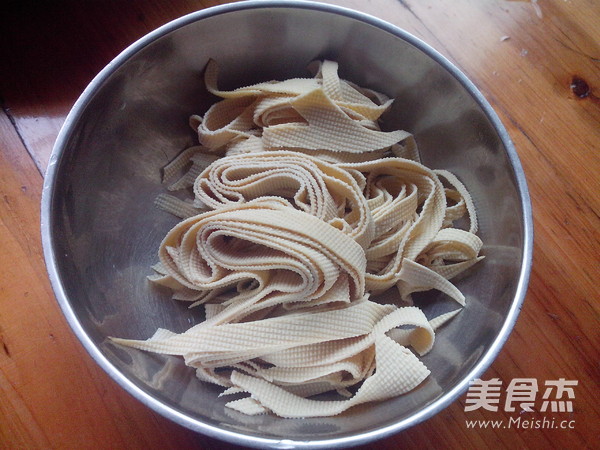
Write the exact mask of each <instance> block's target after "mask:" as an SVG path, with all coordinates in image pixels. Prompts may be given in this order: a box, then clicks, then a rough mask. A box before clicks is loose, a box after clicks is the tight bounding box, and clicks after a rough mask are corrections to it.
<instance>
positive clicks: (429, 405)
mask: <svg viewBox="0 0 600 450" xmlns="http://www.w3.org/2000/svg"><path fill="white" fill-rule="evenodd" d="M211 57H212V58H216V59H217V60H218V62H219V65H220V67H221V69H222V71H221V73H222V78H221V83H222V86H224V87H235V86H239V85H242V84H248V83H250V82H255V81H258V80H265V79H273V78H277V79H282V78H286V77H291V76H298V75H302V74H305V73H306V72H305V67H306V65H307V63H308V62H309V61H311V60H313V59H317V58H329V59H334V60H336V61H338V62H339V63H340V68H341V76H342V77H344V78H347V79H350V80H352V81H354V82H356V83H358V84H359V85H363V86H368V87H371V88H373V89H376V90H379V91H382V92H385V93H387V94H388V95H390V96H392V97H394V98H395V99H396V100H395V103H394V107H393V108H392V110H391V111H390V113H389V114H387V116H386V122H385V124H386V127H389V128H403V129H406V130H409V131H412V132H413V133H414V134H415V135H416V137H417V141H418V143H419V145H420V149H421V153H422V157H423V161H424V162H425V163H426V164H427V165H429V166H430V167H433V168H445V169H449V170H451V171H453V172H454V173H455V174H456V175H458V176H459V177H460V178H461V179H462V180H463V181H464V183H465V184H466V185H467V186H468V188H469V189H470V191H471V193H472V195H473V198H474V201H475V204H476V207H477V210H478V214H479V219H480V236H481V237H482V239H483V241H484V243H485V247H484V249H483V254H485V256H486V259H485V260H484V261H483V262H482V263H480V264H479V265H478V267H477V268H476V270H473V271H472V272H470V273H469V274H468V276H465V277H463V279H461V280H460V281H459V282H458V285H459V288H460V289H461V290H462V291H463V292H464V293H465V294H466V297H467V304H468V306H467V308H466V309H465V310H464V311H463V312H462V313H461V314H460V315H459V316H458V317H457V318H455V319H454V320H453V321H452V322H451V323H450V324H448V325H447V326H446V327H444V328H443V329H442V330H441V331H440V332H439V334H438V337H437V340H436V343H435V347H434V350H433V351H432V352H431V353H430V354H428V355H427V356H426V357H425V358H424V362H425V363H426V365H427V366H428V367H429V368H430V369H431V371H432V375H431V376H430V377H429V379H428V380H427V381H426V382H425V383H424V384H422V385H421V386H420V387H419V388H418V389H416V390H415V391H413V392H411V393H409V394H407V395H404V396H402V397H398V398H393V399H390V400H387V401H383V402H380V403H373V404H366V405H361V406H357V407H355V408H353V409H351V410H349V411H348V412H347V413H345V414H342V415H340V416H337V417H332V418H319V419H305V420H295V419H280V418H278V417H274V416H271V415H262V416H256V417H247V416H244V415H241V414H238V413H236V412H232V411H228V410H225V408H224V406H223V405H224V403H225V402H226V400H225V399H223V398H217V395H218V393H219V392H220V389H218V388H216V387H214V386H212V385H207V384H203V383H201V382H199V381H198V380H197V379H196V378H195V376H194V373H193V371H192V370H190V369H188V368H186V367H185V366H184V365H183V363H182V361H181V360H180V359H178V358H175V357H163V356H157V355H154V354H149V353H144V352H141V351H137V350H126V349H123V348H119V347H116V346H114V345H112V344H110V343H109V342H108V341H107V336H121V337H131V338H133V337H136V338H145V337H149V336H150V335H151V334H152V333H153V332H154V331H155V329H156V328H158V327H163V328H168V329H171V330H174V331H183V330H185V329H187V328H189V327H190V326H191V325H192V324H195V323H197V322H198V321H199V320H201V318H200V317H198V315H197V313H196V312H195V311H193V310H188V309H186V307H185V305H182V304H179V303H176V302H173V301H170V300H169V293H168V292H166V291H162V290H159V289H156V288H155V287H152V286H149V285H148V283H147V282H146V280H145V277H146V275H148V274H149V273H150V270H149V266H150V265H151V264H153V263H155V261H156V258H157V257H156V251H157V248H158V244H159V242H160V241H161V239H162V237H163V236H164V234H165V233H166V232H167V231H168V230H169V229H170V227H171V226H172V225H174V224H175V222H176V220H175V219H173V218H172V217H170V216H169V215H167V214H165V213H164V212H162V211H160V210H157V209H156V208H154V207H153V200H154V198H155V197H156V195H157V194H159V193H160V192H162V191H163V187H162V186H161V182H160V168H161V167H162V166H163V165H164V164H165V163H166V162H167V161H169V160H170V159H171V158H172V157H173V156H174V155H175V154H177V153H178V152H179V151H181V150H182V149H183V148H185V147H186V146H189V145H191V144H192V143H194V135H193V133H192V131H191V130H190V129H189V127H188V125H187V123H188V116H189V115H190V114H192V113H202V112H203V111H204V110H205V109H206V108H207V107H208V105H209V103H210V102H211V98H210V96H209V95H207V92H206V90H205V89H204V86H203V82H202V78H201V73H202V71H203V69H204V67H205V64H206V62H207V60H208V59H209V58H211ZM41 225H42V235H43V236H42V237H43V245H44V252H45V258H46V263H47V267H48V272H49V276H50V280H51V282H52V286H53V288H54V291H55V294H56V297H57V299H58V302H59V303H60V306H61V308H62V310H63V312H64V314H65V316H66V318H67V320H68V322H69V324H70V325H71V327H72V328H73V331H74V332H75V334H76V335H77V337H78V338H79V339H80V340H81V342H82V343H83V345H84V346H85V348H86V349H87V350H88V351H89V353H90V354H91V356H92V357H93V358H94V359H95V360H96V361H97V363H98V364H99V365H100V366H101V367H102V368H103V369H104V370H105V371H106V372H107V373H108V374H109V375H110V376H111V377H113V378H114V380H115V381H116V382H117V383H119V384H120V385H121V386H122V387H123V388H124V389H125V390H127V391H128V392H129V393H131V394H132V395H133V396H135V397H136V398H138V399H139V400H140V401H141V402H143V403H144V404H146V405H147V406H149V407H150V408H152V409H154V410H155V411H158V412H159V413H161V414H163V415H164V416H166V417H168V418H170V419H172V420H174V421H175V422H177V423H179V424H181V425H183V426H186V427H189V428H191V429H192V430H196V431H198V432H201V433H204V434H206V435H209V436H212V437H216V438H219V439H223V440H225V441H230V442H233V443H237V444H242V445H246V446H256V447H266V446H272V447H277V448H289V447H294V446H297V447H306V448H309V447H310V448H318V447H322V448H325V447H327V448H330V447H341V446H350V445H358V444H361V443H365V442H368V441H372V440H374V439H379V438H383V437H385V436H388V435H390V434H392V433H396V432H398V431H400V430H402V429H405V428H407V427H409V426H411V425H414V424H416V423H418V422H420V421H423V420H425V419H427V418H428V417H431V416H432V415H434V414H435V413H437V412H438V411H440V410H441V409H443V408H444V407H446V406H447V405H449V404H450V403H451V402H453V401H455V400H456V399H457V397H458V396H459V395H460V394H461V393H463V392H464V391H465V390H466V388H467V386H468V383H469V381H470V380H472V379H473V378H476V377H478V376H480V375H481V374H482V372H483V371H484V370H485V369H486V368H487V367H488V366H489V365H490V363H491V362H492V360H493V359H494V357H495V356H496V354H497V353H498V352H499V350H500V348H501V347H502V345H503V343H504V342H505V340H506V338H507V337H508V335H509V333H510V331H511V329H512V327H513V325H514V323H515V320H516V318H517V315H518V313H519V309H520V307H521V304H522V301H523V298H524V295H525V291H526V286H527V281H528V276H529V272H530V267H531V256H532V237H533V233H532V218H531V206H530V201H529V197H528V192H527V186H526V182H525V178H524V174H523V170H522V168H521V165H520V163H519V159H518V157H517V154H516V152H515V149H514V148H513V145H512V143H511V141H510V138H509V136H508V134H507V132H506V130H505V129H504V127H503V126H502V124H501V122H500V120H499V119H498V117H497V116H496V114H495V113H494V111H493V110H492V108H491V107H490V105H489V104H488V102H487V101H486V100H485V99H484V98H483V96H482V94H481V93H480V92H479V91H478V90H477V88H476V87H475V86H474V85H473V84H472V83H471V82H470V81H469V80H468V79H467V78H466V77H465V75H463V74H462V73H461V72H460V71H459V70H458V69H457V68H456V67H454V66H453V65H452V64H451V63H449V62H448V61H447V60H446V59H445V58H444V57H442V56H441V55H440V54H439V53H437V52H436V51H435V50H433V49H432V48H431V47H429V46H427V45H426V44H424V43H423V42H421V41H419V40H418V39H416V38H414V37H413V36H411V35H409V34H408V33H406V32H405V31H403V30H401V29H399V28H397V27H395V26H393V25H390V24H388V23H385V22H383V21H381V20H379V19H376V18H374V17H370V16H367V15H365V14H361V13H358V12H356V11H351V10H348V9H342V8H338V7H334V6H329V5H325V4H319V3H309V2H301V1H298V2H296V1H252V2H242V3H235V4H228V5H225V6H219V7H214V8H209V9H206V10H202V11H199V12H197V13H193V14H190V15H188V16H185V17H182V18H180V19H177V20H175V21H173V22H171V23H168V24H167V25H165V26H163V27H161V28H159V29H157V30H156V31H154V32H152V33H150V34H149V35H147V36H145V37H144V38H142V39H140V40H139V41H137V42H136V43H134V44H133V45H131V46H130V47H129V48H127V49H126V50H125V51H124V52H123V53H122V54H120V55H119V56H118V57H117V58H115V60H114V61H113V62H111V63H110V64H109V65H108V66H107V67H106V68H105V69H104V70H103V71H102V72H100V74H99V75H98V76H97V77H96V78H95V79H94V80H93V81H92V82H91V83H90V85H89V86H88V88H87V89H86V90H85V91H84V93H83V94H82V96H81V97H80V98H79V100H78V101H77V103H76V104H75V106H74V107H73V109H72V111H71V113H70V114H69V116H68V117H67V120H66V122H65V124H64V127H63V128H62V130H61V132H60V134H59V136H58V139H57V141H56V145H55V147H54V151H53V154H52V156H51V159H50V164H49V167H48V171H47V174H46V179H45V184H44V192H43V199H42V224H41ZM449 305H450V303H449V300H447V299H445V298H444V297H443V296H442V295H438V294H435V293H434V294H431V293H430V294H427V295H426V298H425V299H423V301H422V306H423V308H424V309H425V312H426V313H427V314H430V315H433V314H436V313H438V312H441V311H443V310H445V309H448V307H449Z"/></svg>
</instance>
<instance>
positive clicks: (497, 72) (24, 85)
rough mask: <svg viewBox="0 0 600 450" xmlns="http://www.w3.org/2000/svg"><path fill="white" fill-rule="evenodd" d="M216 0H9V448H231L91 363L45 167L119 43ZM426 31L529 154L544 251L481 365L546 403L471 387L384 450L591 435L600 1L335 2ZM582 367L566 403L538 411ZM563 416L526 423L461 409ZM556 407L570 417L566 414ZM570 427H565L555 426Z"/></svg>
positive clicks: (0, 85) (3, 336) (5, 253)
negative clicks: (66, 277)
mask: <svg viewBox="0 0 600 450" xmlns="http://www.w3.org/2000/svg"><path fill="white" fill-rule="evenodd" d="M220 3H227V2H226V1H218V0H212V1H211V0H204V1H202V0H185V1H184V0H181V1H179V0H169V1H163V0H135V1H125V0H123V1H104V2H79V1H76V0H74V1H62V2H20V1H9V2H4V3H3V6H2V10H3V12H2V31H0V49H1V53H0V56H1V59H0V61H1V62H2V63H1V64H2V67H1V69H0V95H1V98H2V111H0V149H1V151H0V194H1V195H0V219H1V220H0V264H1V267H2V271H1V272H0V448H50V447H51V448H81V447H83V448H119V447H123V448H189V447H196V448H206V449H208V448H211V449H212V448H230V446H228V445H225V444H222V443H219V442H216V441H214V440H212V439H208V438H205V437H203V436H199V435H197V434H195V433H192V432H191V431H188V430H187V429H184V428H181V427H179V426H178V425H175V424H173V423H171V422H170V421H168V420H166V419H164V418H162V417H161V416H159V415H157V414H155V413H154V412H152V411H150V410H149V409H147V408H146V407H144V406H143V405H142V404H141V403H139V402H138V401H137V400H135V399H133V398H132V397H131V396H130V395H129V394H127V393H126V392H125V391H124V390H122V389H121V388H120V387H119V386H118V385H117V384H116V383H114V382H113V381H112V380H111V379H109V377H108V376H107V375H106V374H105V373H104V372H103V371H102V370H101V369H99V368H98V367H97V366H96V364H95V363H94V362H93V361H92V359H91V358H90V357H89V356H88V354H87V353H86V352H85V350H84V349H83V347H82V346H81V345H80V344H79V342H78V341H77V340H76V338H75V337H74V335H73V334H72V333H71V331H70V329H69V327H68V325H67V323H66V321H65V320H64V319H63V317H62V315H61V312H60V310H59V307H58V305H57V303H56V301H55V299H54V296H53V293H52V290H51V288H50V285H49V282H48V280H47V277H46V271H45V266H44V261H43V258H42V250H41V245H40V231H39V205H40V194H41V187H42V178H43V174H44V170H45V167H46V165H47V163H48V158H49V155H50V151H51V148H52V145H53V142H54V140H55V138H56V135H57V133H58V130H59V128H60V126H61V125H62V123H63V121H64V119H65V116H66V114H67V112H68V111H69V109H70V107H71V106H72V104H73V103H74V101H75V100H76V98H77V97H78V96H79V95H80V93H81V92H82V90H83V89H84V88H85V86H86V85H87V83H88V82H89V81H90V80H91V79H92V78H93V76H94V75H95V74H96V73H97V72H98V71H99V70H101V69H102V68H103V67H104V66H105V65H106V64H107V63H108V62H109V61H110V60H111V59H112V58H113V57H115V56H116V55H117V54H118V53H119V52H120V51H121V50H122V49H123V48H124V47H126V46H127V45H129V44H130V43H132V42H133V41H134V40H136V39H138V38H139V37H141V36H142V35H144V34H146V33H147V32H149V31H151V30H153V29H155V28H156V27H158V26H160V25H162V24H164V23H165V22H168V21H170V20H172V19H175V18H177V17H179V16H181V15H183V14H186V13H189V12H192V11H195V10H198V9H201V8H205V7H209V6H214V5H216V4H220ZM330 3H335V4H338V5H342V6H347V7H352V8H355V9H358V10H362V11H364V12H367V13H370V14H372V15H374V16H377V17H380V18H383V19H386V20H388V21H390V22H392V23H394V24H396V25H399V26H400V27H402V28H404V29H406V30H407V31H408V32H410V33H413V34H414V35H416V36H418V37H420V38H422V39H423V40H424V41H426V42H427V43H429V44H431V45H432V46H434V47H435V48H437V49H438V50H439V51H440V52H441V53H442V54H444V55H445V56H446V57H448V58H449V59H450V60H451V61H453V62H454V63H455V64H456V65H457V66H458V67H459V68H461V69H462V70H463V71H464V72H465V73H466V75H467V76H468V77H470V78H471V79H472V80H473V81H474V82H475V84H476V85H477V86H478V87H479V88H480V89H481V91H482V92H483V94H484V95H485V96H486V97H487V99H488V100H489V101H490V102H491V104H492V106H493V107H494V108H495V109H496V111H497V112H498V114H499V115H500V118H501V120H502V121H503V123H504V124H505V126H506V127H507V129H508V131H509V133H510V135H511V137H512V138H513V140H514V143H515V145H516V148H517V151H518V153H519V156H520V158H521V161H522V163H523V166H524V169H525V173H526V176H527V180H528V183H529V188H530V191H531V197H532V201H533V210H534V225H535V250H534V264H533V272H532V274H531V281H530V285H529V291H528V294H527V298H526V300H525V304H524V307H523V310H522V312H521V315H520V317H519V320H518V322H517V324H516V327H515V329H514V331H513V332H512V334H511V336H510V338H509V340H508V342H507V343H506V345H505V347H504V348H503V349H502V351H501V352H500V354H499V356H498V358H497V360H496V361H495V362H494V363H493V365H492V366H491V368H490V369H489V370H488V371H487V372H486V373H485V374H484V375H483V376H482V379H484V380H490V379H493V378H499V379H500V380H502V381H503V383H504V386H505V387H506V386H507V385H508V384H509V383H510V382H511V381H512V380H513V379H516V378H527V379H536V380H537V382H538V383H539V385H540V392H539V393H538V403H536V405H537V406H538V411H536V412H532V413H524V414H525V415H523V414H520V413H519V411H518V410H517V411H516V412H512V413H511V412H506V411H504V410H503V408H502V406H501V407H500V408H499V410H498V411H497V412H492V411H487V410H483V409H478V410H476V411H470V412H465V405H466V402H465V400H466V395H463V396H462V397H461V398H460V400H458V401H456V402H455V403H454V404H452V405H451V406H450V407H448V408H447V409H445V410H444V411H442V412H441V413H439V414H438V415H436V416H435V417H433V418H431V419H430V420H427V421H426V422H424V423H422V424H420V425H418V426H415V427H413V428H411V429H409V430H407V431H405V432H402V433H400V434H398V435H396V436H393V437H390V438H388V439H386V440H384V441H382V442H381V443H379V444H378V445H380V446H381V448H389V449H391V448H402V447H415V448H417V447H418V448H442V447H444V448H446V447H447V448H472V447H475V448H509V447H510V448H513V447H521V448H523V447H528V448H542V447H560V448H586V447H587V448H593V447H595V448H599V447H598V445H599V444H598V433H599V431H600V425H599V423H600V406H599V404H598V400H599V399H600V396H599V381H600V368H599V360H600V358H599V352H598V348H599V344H600V339H599V336H600V333H599V322H600V321H599V311H600V306H599V298H600V289H599V288H598V278H599V277H598V275H599V273H600V270H599V269H600V258H599V255H600V220H599V214H600V182H599V175H598V174H599V173H600V3H598V2H597V0H539V1H534V0H532V1H501V0H488V1H481V0H454V1H450V0H447V1H436V0H354V1H352V0H336V1H331V2H330ZM560 378H563V379H566V380H577V381H578V385H577V386H576V387H575V388H574V394H575V398H574V399H573V400H572V405H573V412H572V413H566V412H563V413H561V412H556V413H548V412H546V413H542V412H541V411H539V405H540V401H539V399H540V396H541V395H542V391H543V385H544V383H545V382H546V381H548V380H550V381H551V380H558V379H560ZM518 417H523V418H524V419H523V420H526V419H527V420H540V421H541V420H542V419H543V418H546V419H547V420H548V421H549V420H550V419H553V420H554V422H553V424H554V425H555V426H556V427H559V428H558V429H548V426H549V425H544V424H543V423H542V422H540V423H539V424H538V426H537V427H536V426H535V422H532V423H531V426H532V427H533V428H534V429H527V428H525V427H524V426H523V425H522V424H521V426H519V427H517V426H515V422H513V426H511V427H509V428H504V429H503V428H500V429H496V428H493V426H492V425H490V424H488V427H487V428H485V427H484V426H483V425H482V424H476V426H473V427H472V428H469V427H468V424H467V423H466V421H471V420H494V421H504V422H503V423H504V425H506V424H507V423H508V421H509V420H511V418H513V421H514V420H516V419H517V418H518ZM563 421H564V422H563ZM561 425H565V426H566V429H560V426H561Z"/></svg>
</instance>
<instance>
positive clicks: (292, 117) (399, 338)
mask: <svg viewBox="0 0 600 450" xmlns="http://www.w3.org/2000/svg"><path fill="white" fill-rule="evenodd" d="M312 68H313V73H314V76H313V77H312V78H294V79H289V80H284V81H268V82H262V83H256V84H253V85H249V86H246V87H242V88H238V89H234V90H221V89H219V88H218V85H217V77H218V68H217V65H216V63H215V62H214V61H212V60H211V61H210V62H209V64H208V65H207V68H206V72H205V82H206V86H207V89H208V90H209V92H211V93H213V94H214V95H217V96H220V97H221V98H223V100H222V101H220V102H217V103H215V104H214V105H213V106H211V107H210V108H209V109H208V111H206V113H205V114H204V115H203V116H199V115H194V116H192V117H191V118H190V124H191V125H192V127H193V128H194V129H195V130H196V131H197V132H198V139H199V142H200V144H201V145H200V146H197V147H193V148H191V149H188V150H186V151H184V152H182V154H181V155H180V156H179V157H178V158H176V159H175V160H174V161H173V162H172V163H170V164H169V165H168V166H166V167H165V168H164V171H163V177H164V181H165V183H166V182H169V183H170V184H169V187H168V188H169V190H172V191H176V190H182V189H190V188H192V187H193V193H194V200H193V202H191V201H188V200H181V199H180V198H179V197H175V196H172V195H167V194H161V195H160V196H159V197H158V198H157V205H158V206H159V207H161V208H163V209H165V210H167V211H170V212H172V213H174V214H175V215H178V216H179V217H182V218H184V219H185V220H183V221H182V222H180V223H179V224H178V225H176V226H175V227H174V228H173V229H172V230H171V231H170V232H169V233H168V234H167V235H166V237H165V238H164V240H163V241H162V243H161V245H160V250H159V259H160V263H159V264H157V265H156V266H154V269H155V271H156V274H155V275H153V276H151V277H149V278H150V280H151V281H153V282H155V283H158V284H162V285H164V286H167V287H169V288H170V289H172V290H173V292H174V294H173V298H174V299H178V300H184V301H189V302H193V303H192V305H199V304H204V305H205V312H206V320H205V321H204V322H202V323H200V324H198V325H196V326H194V327H193V328H191V329H189V330H188V331H186V332H184V333H181V334H176V333H172V332H170V331H167V330H162V329H159V330H158V331H157V333H156V334H155V335H154V336H153V337H152V338H150V339H148V340H146V341H142V340H127V339H117V338H113V341H114V342H115V343H119V344H121V345H128V346H132V347H136V348H139V349H143V350H147V351H153V352H159V353H168V354H174V355H181V356H183V358H184V361H185V363H186V364H187V365H189V366H191V367H194V368H195V369H196V374H197V376H198V378H199V379H200V380H203V381H206V382H210V383H215V384H218V385H220V386H224V387H227V388H228V389H227V390H226V391H225V392H224V393H223V395H231V394H242V393H247V394H249V396H247V397H245V398H242V399H239V400H232V401H230V402H229V403H227V407H229V408H232V409H235V410H238V411H240V412H243V413H246V414H261V413H266V412H272V413H275V414H277V415H279V416H282V417H317V416H332V415H337V414H340V413H342V412H344V411H345V410H346V409H348V408H350V407H352V406H353V405H356V404H360V403H364V402H369V401H375V400H382V399H385V398H389V397H393V396H396V395H400V394H403V393H405V392H408V391H410V390H411V389H413V388H414V387H416V386H418V385H419V384H420V383H421V382H423V380H425V379H426V378H427V376H428V375H429V370H428V369H427V368H426V367H425V366H424V365H423V364H422V363H421V362H420V361H419V359H418V358H417V356H416V355H415V354H413V353H412V352H411V351H410V350H409V349H408V347H411V348H412V349H413V350H414V351H415V352H416V353H418V354H419V355H423V354H425V353H427V352H428V351H430V349H431V348H432V346H433V342H434V330H435V329H437V328H438V327H439V326H441V325H443V324H444V323H446V322H447V321H448V320H450V319H451V318H452V317H454V316H455V315H456V314H457V312H458V311H460V309H459V310H455V311H452V312H450V313H446V314H442V315H441V316H438V317H436V318H433V319H431V320H428V319H427V318H426V317H425V315H424V314H423V312H422V311H421V310H420V309H418V308H416V307H412V306H409V307H399V306H397V305H384V304H378V303H376V302H374V301H371V300H370V299H369V296H370V295H371V294H378V293H382V292H384V291H387V290H388V289H390V288H392V287H396V288H397V289H398V291H399V293H400V297H401V299H402V300H403V301H405V302H406V303H408V304H411V303H412V294H413V293H414V292H420V291H425V290H430V289H437V290H440V291H442V292H444V293H445V294H447V295H449V296H450V297H452V298H454V299H455V300H456V301H457V302H458V303H459V304H461V305H464V304H465V297H464V295H463V294H462V293H461V292H460V290H458V289H457V288H456V286H454V285H453V284H452V283H451V282H450V281H448V280H449V279H451V278H453V277H455V276H456V275H458V274H459V273H461V272H463V271H465V270H467V269H468V268H469V267H471V266H472V265H473V264H475V263H476V262H477V261H479V260H481V259H482V256H480V255H479V253H480V250H481V248H482V242H481V239H480V238H479V237H477V236H476V235H475V233H476V232H477V218H476V213H475V206H474V203H473V201H472V199H471V197H470V195H469V193H468V191H467V189H466V188H465V186H464V185H463V184H462V183H461V182H460V180H459V179H458V178H457V177H456V176H455V175H453V174H452V173H450V172H447V171H444V170H431V169H429V168H427V167H425V166H424V165H422V164H421V163H420V158H419V154H418V149H417V147H416V142H415V139H414V137H413V136H412V135H411V134H410V133H407V132H405V131H402V130H395V131H382V130H381V129H380V127H379V123H378V119H380V117H381V115H382V114H383V113H384V112H385V111H386V110H387V109H388V108H389V106H390V105H391V103H392V100H391V99H389V98H387V97H386V96H385V95H383V94H381V93H378V92H375V91H372V90H369V89H365V88H361V87H359V86H356V85H355V84H353V83H351V82H348V81H346V80H343V79H341V78H340V77H339V76H338V65H337V63H335V62H333V61H322V62H315V63H314V64H313V65H312ZM217 155H220V156H221V157H218V156H217ZM182 172H183V173H182ZM176 176H177V177H178V178H177V179H176V180H175V181H172V180H173V179H174V178H175V177H176ZM444 183H446V185H444ZM464 215H467V218H468V220H469V229H468V230H461V229H458V228H454V227H453V223H454V221H456V220H458V219H460V218H461V217H463V216H464ZM361 383H362V384H361ZM354 385H358V386H359V387H358V390H356V393H355V394H352V393H351V392H350V391H349V390H348V389H347V388H349V387H351V386H354ZM327 391H337V392H338V393H339V394H341V395H342V396H343V397H345V399H344V400H333V401H317V400H313V399H309V398H308V397H310V396H312V395H315V394H319V393H323V392H327Z"/></svg>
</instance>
